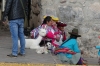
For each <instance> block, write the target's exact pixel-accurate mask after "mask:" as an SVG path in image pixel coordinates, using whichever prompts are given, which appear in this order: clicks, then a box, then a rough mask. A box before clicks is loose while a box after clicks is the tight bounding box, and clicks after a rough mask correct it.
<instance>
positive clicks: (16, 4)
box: [3, 0, 28, 20]
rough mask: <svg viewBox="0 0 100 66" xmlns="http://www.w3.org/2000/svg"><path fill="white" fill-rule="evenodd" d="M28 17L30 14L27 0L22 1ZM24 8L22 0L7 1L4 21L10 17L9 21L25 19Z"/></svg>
mask: <svg viewBox="0 0 100 66" xmlns="http://www.w3.org/2000/svg"><path fill="white" fill-rule="evenodd" d="M22 3H23V6H24V10H25V13H26V15H27V14H28V13H27V12H28V6H27V3H28V2H27V0H22ZM23 6H22V4H21V1H20V0H6V5H5V11H4V14H3V20H5V18H6V17H7V16H8V20H14V19H19V18H25V14H24V10H23Z"/></svg>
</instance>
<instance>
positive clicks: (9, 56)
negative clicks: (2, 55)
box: [7, 54, 17, 57]
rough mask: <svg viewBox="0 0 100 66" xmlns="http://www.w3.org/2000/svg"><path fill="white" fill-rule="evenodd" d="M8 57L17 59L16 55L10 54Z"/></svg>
mask: <svg viewBox="0 0 100 66" xmlns="http://www.w3.org/2000/svg"><path fill="white" fill-rule="evenodd" d="M7 56H9V57H17V56H16V55H12V54H9V55H7Z"/></svg>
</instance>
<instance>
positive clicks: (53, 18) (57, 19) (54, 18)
mask: <svg viewBox="0 0 100 66" xmlns="http://www.w3.org/2000/svg"><path fill="white" fill-rule="evenodd" d="M46 17H47V16H44V17H43V18H44V19H45V18H46ZM51 18H52V20H54V21H59V18H58V17H54V16H51Z"/></svg>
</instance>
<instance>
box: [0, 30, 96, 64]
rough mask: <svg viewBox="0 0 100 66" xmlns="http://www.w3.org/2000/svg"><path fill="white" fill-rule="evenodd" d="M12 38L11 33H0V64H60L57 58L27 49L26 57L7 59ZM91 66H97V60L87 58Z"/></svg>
mask: <svg viewBox="0 0 100 66" xmlns="http://www.w3.org/2000/svg"><path fill="white" fill-rule="evenodd" d="M11 44H12V43H11V36H10V33H9V31H0V62H3V63H4V62H10V63H11V62H14V63H42V64H45V63H46V64H60V63H61V62H60V61H59V60H58V58H57V57H56V56H53V55H51V54H37V53H36V52H35V51H34V50H30V49H26V56H25V57H20V56H18V57H17V58H10V57H7V54H10V53H11V46H12V45H11ZM85 59H86V60H87V61H88V64H89V65H92V64H93V65H97V64H98V62H97V61H98V59H97V58H85Z"/></svg>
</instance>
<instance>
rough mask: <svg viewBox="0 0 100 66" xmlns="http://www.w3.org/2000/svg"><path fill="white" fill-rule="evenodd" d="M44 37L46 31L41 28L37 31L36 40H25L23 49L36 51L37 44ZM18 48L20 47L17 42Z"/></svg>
mask: <svg viewBox="0 0 100 66" xmlns="http://www.w3.org/2000/svg"><path fill="white" fill-rule="evenodd" d="M45 35H46V30H45V29H43V28H41V29H40V30H39V36H38V37H37V38H36V39H25V41H26V43H25V48H30V49H38V48H40V46H39V43H40V42H41V40H42V38H43V36H45ZM18 46H19V47H20V41H18Z"/></svg>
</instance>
